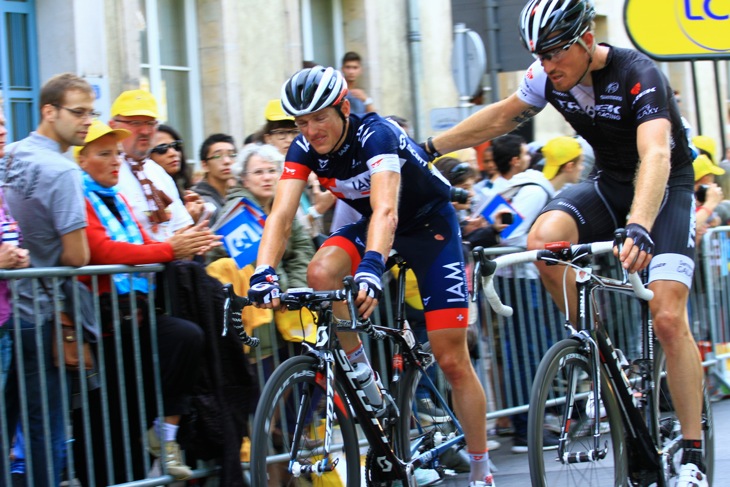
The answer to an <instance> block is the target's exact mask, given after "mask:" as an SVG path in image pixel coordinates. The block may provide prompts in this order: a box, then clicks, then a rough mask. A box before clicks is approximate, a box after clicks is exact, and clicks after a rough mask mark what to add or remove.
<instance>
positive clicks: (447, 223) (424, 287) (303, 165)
mask: <svg viewBox="0 0 730 487" xmlns="http://www.w3.org/2000/svg"><path fill="white" fill-rule="evenodd" d="M349 120H350V123H349V127H348V131H347V134H346V136H345V140H344V142H343V144H342V147H341V148H340V150H338V151H337V152H335V153H333V154H328V155H321V154H318V153H316V152H315V151H314V149H313V148H312V147H311V146H310V144H309V143H308V142H307V140H306V139H305V138H304V137H303V136H302V135H300V136H298V137H297V138H296V139H295V140H294V142H293V143H292V145H291V146H290V147H289V152H288V153H287V155H286V163H285V164H284V171H283V173H282V176H281V178H282V179H300V180H303V181H306V180H307V178H308V177H309V174H310V172H314V173H315V174H316V175H317V177H318V179H319V182H320V184H321V185H322V186H323V187H325V188H327V189H329V190H330V191H331V192H332V193H333V194H334V195H335V196H337V198H339V199H341V200H343V201H344V202H346V203H347V204H349V205H350V206H352V207H353V208H354V209H355V210H357V211H358V212H359V213H360V214H362V215H363V216H364V218H363V219H362V220H360V221H359V222H355V223H352V224H350V225H345V226H344V227H342V228H341V229H339V230H337V232H335V233H334V234H333V235H332V236H331V237H330V238H329V239H328V240H327V241H326V242H325V243H324V244H323V246H329V245H331V246H337V247H340V248H342V249H344V250H345V251H346V252H347V253H348V254H349V255H350V259H351V262H352V269H351V272H352V273H353V274H354V272H355V269H356V268H357V266H358V265H359V263H360V259H361V256H362V255H363V253H364V251H365V246H366V238H367V230H368V221H369V217H370V216H371V215H372V208H371V206H370V179H371V176H372V175H373V174H375V173H378V172H380V171H394V172H398V173H400V176H401V187H400V198H399V206H398V228H397V229H396V234H395V240H394V242H393V248H394V249H395V250H397V251H398V253H400V254H401V255H402V256H403V257H404V258H405V259H406V260H407V261H408V263H409V264H410V265H411V267H412V268H413V270H414V273H415V274H416V278H417V280H418V286H419V289H420V290H421V296H422V300H423V304H424V310H425V315H426V326H427V327H428V329H429V330H434V329H442V328H463V327H466V326H467V323H468V320H467V304H468V302H467V299H468V291H467V286H466V275H465V271H464V258H463V252H462V248H461V233H460V230H459V222H458V218H457V216H456V212H455V210H454V208H453V206H452V205H451V203H450V201H449V191H450V186H449V183H448V182H446V180H445V179H444V178H443V177H442V176H441V175H440V174H439V173H438V171H436V170H434V169H432V165H431V164H430V163H429V160H428V157H427V156H426V154H425V152H424V151H423V150H422V149H421V147H419V146H418V144H416V143H415V142H414V141H413V140H411V139H410V138H408V136H407V135H406V133H405V132H404V131H403V129H402V128H400V127H399V126H398V125H397V124H396V123H394V122H392V121H390V120H388V119H384V118H383V117H381V116H379V115H377V114H375V113H368V114H366V115H363V116H358V115H350V117H349Z"/></svg>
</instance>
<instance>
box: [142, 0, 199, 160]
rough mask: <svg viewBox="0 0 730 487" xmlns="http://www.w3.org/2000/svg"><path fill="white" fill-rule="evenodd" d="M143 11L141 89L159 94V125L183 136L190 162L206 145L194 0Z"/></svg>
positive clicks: (166, 0)
mask: <svg viewBox="0 0 730 487" xmlns="http://www.w3.org/2000/svg"><path fill="white" fill-rule="evenodd" d="M140 9H141V11H142V12H143V14H144V16H145V19H146V22H145V29H144V30H143V31H142V32H141V46H142V81H141V88H143V89H148V90H149V91H150V92H152V93H153V94H154V95H155V97H156V98H157V101H158V103H159V105H160V121H161V122H162V123H166V124H169V125H171V126H172V127H174V128H175V129H176V130H178V131H179V132H180V134H181V135H182V137H183V139H184V141H185V145H186V147H188V148H189V149H188V150H187V151H186V153H187V154H188V157H190V156H191V155H192V154H194V153H195V152H196V151H195V150H194V148H196V147H199V146H200V144H202V142H203V137H202V134H203V122H202V118H203V117H202V105H201V99H200V89H199V87H200V81H199V70H198V57H197V44H196V39H197V38H198V34H197V29H196V18H195V0H140ZM190 149H193V150H190Z"/></svg>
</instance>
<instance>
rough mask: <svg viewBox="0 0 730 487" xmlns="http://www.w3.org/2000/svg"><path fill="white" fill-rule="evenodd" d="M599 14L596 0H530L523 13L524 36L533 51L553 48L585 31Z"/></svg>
mask: <svg viewBox="0 0 730 487" xmlns="http://www.w3.org/2000/svg"><path fill="white" fill-rule="evenodd" d="M595 16H596V10H595V8H594V7H593V0H530V1H529V2H528V3H527V5H525V8H523V9H522V13H521V14H520V36H521V37H522V42H523V43H524V44H525V47H526V48H527V49H528V50H529V51H530V53H531V54H536V53H539V52H545V51H549V50H550V49H553V48H555V47H557V46H559V45H561V44H563V43H565V42H570V41H573V40H575V39H577V38H578V37H580V36H582V35H583V34H585V33H586V31H587V30H588V29H589V28H590V26H591V21H593V18H594V17H595Z"/></svg>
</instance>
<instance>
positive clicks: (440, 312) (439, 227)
mask: <svg viewBox="0 0 730 487" xmlns="http://www.w3.org/2000/svg"><path fill="white" fill-rule="evenodd" d="M438 211H439V214H434V215H433V216H432V218H430V220H429V222H428V224H427V225H422V226H420V227H411V228H409V229H408V231H407V232H405V233H398V234H396V238H395V243H394V247H395V248H396V249H397V250H398V252H399V253H400V254H401V255H402V256H404V257H405V259H406V261H407V262H409V263H410V265H411V267H412V268H413V272H414V273H415V274H416V278H417V280H418V288H419V290H420V292H421V299H422V301H423V305H424V310H425V317H426V328H427V329H428V338H429V341H430V343H431V348H432V351H433V354H434V357H435V358H436V361H437V362H438V364H439V367H440V368H441V370H442V371H443V372H444V375H445V376H446V379H447V380H448V381H449V383H450V384H451V386H452V389H453V398H454V409H455V412H456V415H457V417H458V418H459V421H460V422H461V424H462V427H463V429H464V433H465V437H466V442H467V449H468V450H469V451H470V452H471V453H472V458H471V459H472V464H471V480H477V479H478V480H484V479H485V478H486V477H487V476H488V475H489V467H488V455H487V453H486V452H487V426H486V395H485V394H484V389H483V388H482V385H481V383H480V382H479V378H478V377H477V375H476V371H475V370H474V367H473V366H472V363H471V360H470V358H469V350H468V347H467V342H466V329H467V326H468V321H469V320H468V302H467V299H468V288H467V284H466V275H465V272H464V256H463V249H462V246H461V238H460V237H461V236H460V233H459V227H458V220H457V218H456V214H455V212H454V209H453V207H452V206H451V205H445V206H443V207H442V208H440V209H439V210H438Z"/></svg>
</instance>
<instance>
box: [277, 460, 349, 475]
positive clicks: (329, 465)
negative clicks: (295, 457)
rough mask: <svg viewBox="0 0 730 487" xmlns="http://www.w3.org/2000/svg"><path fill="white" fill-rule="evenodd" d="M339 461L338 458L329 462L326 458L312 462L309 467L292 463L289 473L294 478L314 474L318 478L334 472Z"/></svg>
mask: <svg viewBox="0 0 730 487" xmlns="http://www.w3.org/2000/svg"><path fill="white" fill-rule="evenodd" d="M339 461H340V459H339V458H337V459H335V460H334V461H330V460H329V459H328V458H323V459H322V460H319V461H317V462H314V463H313V464H311V465H309V464H308V465H302V464H301V463H299V462H293V463H292V464H291V466H290V467H289V473H290V474H292V475H293V476H294V477H300V476H301V475H302V474H304V475H308V474H314V475H317V476H319V475H323V474H325V473H327V472H332V471H334V469H335V467H337V464H338V463H339Z"/></svg>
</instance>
